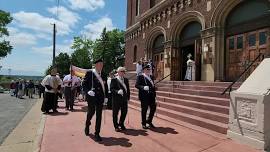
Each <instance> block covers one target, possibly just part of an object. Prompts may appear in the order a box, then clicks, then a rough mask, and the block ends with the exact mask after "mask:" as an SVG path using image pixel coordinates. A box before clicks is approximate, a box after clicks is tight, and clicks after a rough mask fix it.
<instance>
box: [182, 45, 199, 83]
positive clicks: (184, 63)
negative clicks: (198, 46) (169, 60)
mask: <svg viewBox="0 0 270 152" xmlns="http://www.w3.org/2000/svg"><path fill="white" fill-rule="evenodd" d="M189 53H190V54H191V55H192V57H191V59H192V60H193V61H194V60H195V59H194V58H195V44H192V45H188V46H184V47H181V58H180V59H181V60H180V62H181V63H180V65H181V67H180V68H181V70H180V76H181V78H180V80H181V81H184V79H185V75H186V70H187V60H188V58H187V56H188V54H189Z"/></svg>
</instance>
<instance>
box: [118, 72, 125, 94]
mask: <svg viewBox="0 0 270 152" xmlns="http://www.w3.org/2000/svg"><path fill="white" fill-rule="evenodd" d="M116 78H117V80H118V81H119V82H120V84H121V85H122V86H123V87H124V89H125V90H126V92H127V86H126V84H125V82H124V80H123V81H122V80H121V79H120V77H119V76H117V77H116ZM123 79H124V78H123Z"/></svg>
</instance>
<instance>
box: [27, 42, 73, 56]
mask: <svg viewBox="0 0 270 152" xmlns="http://www.w3.org/2000/svg"><path fill="white" fill-rule="evenodd" d="M70 47H71V44H67V45H65V44H59V45H56V48H55V50H56V53H55V55H56V56H57V55H58V54H59V53H61V52H63V53H68V54H71V53H72V50H71V48H70ZM32 50H33V51H34V52H36V53H38V54H44V55H52V54H53V46H52V45H51V46H45V47H32Z"/></svg>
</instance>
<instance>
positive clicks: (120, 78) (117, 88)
mask: <svg viewBox="0 0 270 152" xmlns="http://www.w3.org/2000/svg"><path fill="white" fill-rule="evenodd" d="M125 72H126V69H125V68H124V67H119V68H118V69H117V73H118V75H117V76H116V77H115V78H114V79H112V82H111V86H110V89H111V92H112V98H113V102H112V108H113V109H112V110H113V125H114V128H115V131H116V132H119V131H120V128H121V129H122V130H126V127H125V125H124V122H125V119H126V115H127V110H128V100H129V99H130V90H129V83H128V79H127V78H125V77H124V76H125ZM120 109H121V116H120V120H119V123H118V113H119V111H120Z"/></svg>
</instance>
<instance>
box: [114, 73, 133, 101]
mask: <svg viewBox="0 0 270 152" xmlns="http://www.w3.org/2000/svg"><path fill="white" fill-rule="evenodd" d="M124 83H125V85H126V87H127V91H126V90H125V88H124V87H123V85H122V84H121V83H120V82H119V80H118V79H117V78H113V79H112V81H111V86H110V87H111V88H110V89H111V92H112V95H113V100H114V101H119V100H123V101H128V100H129V99H130V89H129V82H128V79H127V78H124ZM120 89H122V90H123V92H124V94H123V96H122V95H120V94H118V91H119V90H120Z"/></svg>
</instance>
